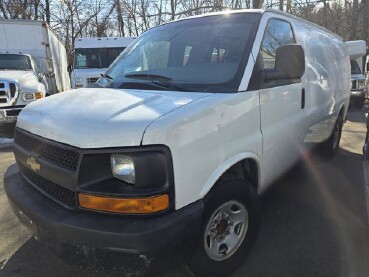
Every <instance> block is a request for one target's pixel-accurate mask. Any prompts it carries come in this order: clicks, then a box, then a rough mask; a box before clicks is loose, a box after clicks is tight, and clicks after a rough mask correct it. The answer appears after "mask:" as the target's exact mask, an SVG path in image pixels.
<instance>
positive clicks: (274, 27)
mask: <svg viewBox="0 0 369 277" xmlns="http://www.w3.org/2000/svg"><path fill="white" fill-rule="evenodd" d="M98 83H99V84H100V85H101V87H103V88H105V89H81V90H80V91H79V93H78V94H73V95H72V94H60V95H58V96H55V97H52V98H51V99H50V98H49V99H47V98H46V99H43V100H41V101H38V102H37V103H33V104H32V105H29V106H27V108H26V109H25V110H23V111H22V112H21V114H20V116H19V120H18V122H17V128H16V135H15V143H14V152H15V157H16V160H17V164H16V165H12V166H11V167H10V168H9V169H8V170H7V173H6V174H5V180H4V184H5V191H6V193H7V196H8V199H9V202H10V204H11V206H12V207H13V209H14V212H15V214H16V215H17V216H18V217H19V219H20V220H21V221H22V222H23V223H24V224H26V225H28V226H29V229H30V230H32V232H33V234H34V235H35V236H37V237H38V238H39V239H40V240H41V241H44V242H45V243H49V244H52V245H53V247H55V248H58V245H62V247H67V246H70V247H74V249H80V250H81V251H77V252H78V253H81V255H85V258H87V259H88V257H92V256H93V257H94V258H95V257H96V256H97V255H98V253H101V252H102V253H103V254H104V257H110V256H109V255H110V254H111V255H116V254H117V253H131V254H135V255H137V256H139V257H141V258H143V259H145V261H152V260H150V259H151V257H155V255H157V253H159V256H162V255H164V253H168V252H170V250H171V249H175V250H176V251H177V252H178V249H181V248H180V246H182V245H184V247H185V248H184V250H183V251H184V255H185V257H186V259H187V262H188V264H189V265H190V267H191V269H192V270H193V271H194V272H195V273H196V275H201V276H225V275H226V274H228V273H229V272H230V271H232V270H233V269H234V268H235V267H237V266H238V265H239V264H240V263H242V261H243V260H244V259H245V257H246V256H247V254H248V252H249V250H250V249H251V247H252V245H253V242H254V241H255V239H256V236H257V233H258V228H259V222H260V217H261V211H260V204H259V200H258V195H260V194H262V193H263V192H265V191H266V189H267V188H268V187H269V186H270V185H271V184H272V183H273V182H274V181H275V180H276V178H278V177H279V176H281V174H283V173H284V172H286V171H287V170H288V169H289V168H290V167H291V166H292V165H293V164H294V163H295V162H296V161H297V160H298V159H299V157H300V153H301V152H302V151H303V150H304V148H305V145H306V144H312V143H314V144H319V145H322V146H323V148H322V149H323V150H324V151H325V153H326V154H327V155H328V156H333V155H334V154H335V153H336V152H337V151H338V148H339V142H340V136H341V129H342V124H343V122H344V120H343V119H344V118H345V117H346V112H347V107H348V105H349V97H350V60H349V56H348V53H347V49H346V46H345V44H344V42H343V41H342V39H341V38H340V37H338V36H336V35H335V34H333V33H330V32H329V31H327V30H325V29H323V28H321V27H318V26H316V25H314V24H311V23H309V22H306V21H304V20H301V19H299V18H296V17H293V16H291V15H288V14H285V13H281V12H277V11H274V10H266V11H263V10H251V11H250V10H248V11H234V12H226V13H216V14H208V15H204V16H198V17H190V18H187V19H182V20H178V21H174V22H171V23H168V24H164V25H161V26H158V27H155V28H152V29H150V30H148V31H147V32H145V33H143V34H142V35H141V36H140V37H139V38H138V39H137V40H136V41H135V42H134V43H133V44H131V45H130V47H129V48H128V49H126V50H125V51H124V53H123V54H122V55H121V56H120V57H119V59H118V60H116V61H115V62H114V64H113V65H112V66H111V67H110V68H109V69H108V70H107V72H106V74H105V75H104V77H103V78H101V79H100V80H99V81H98ZM90 99H93V101H90ZM86 103H88V105H86ZM56 110H57V112H55V111H56ZM39 146H42V148H40V147H39ZM90 254H91V255H90ZM112 257H116V256H111V258H110V261H112V260H114V259H115V260H116V258H112ZM98 261H100V260H98Z"/></svg>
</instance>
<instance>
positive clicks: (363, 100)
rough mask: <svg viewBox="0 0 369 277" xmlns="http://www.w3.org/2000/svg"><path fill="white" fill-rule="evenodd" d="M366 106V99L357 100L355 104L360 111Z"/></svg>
mask: <svg viewBox="0 0 369 277" xmlns="http://www.w3.org/2000/svg"><path fill="white" fill-rule="evenodd" d="M364 104H365V98H363V99H360V100H357V101H356V102H355V106H356V108H359V109H361V108H363V107H364Z"/></svg>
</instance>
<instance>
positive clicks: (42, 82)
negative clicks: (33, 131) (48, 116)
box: [0, 54, 48, 137]
mask: <svg viewBox="0 0 369 277" xmlns="http://www.w3.org/2000/svg"><path fill="white" fill-rule="evenodd" d="M47 93H48V89H47V80H46V77H45V74H44V73H43V72H41V69H40V66H39V64H38V63H37V61H36V60H35V59H34V58H33V57H32V56H31V55H27V54H0V127H1V128H0V130H2V131H0V135H3V136H6V137H10V136H11V135H12V130H13V128H14V125H15V122H16V120H17V116H18V114H19V113H20V111H21V110H22V108H23V107H24V106H25V105H27V104H28V103H30V102H32V101H35V100H37V99H40V98H43V97H45V96H46V95H47Z"/></svg>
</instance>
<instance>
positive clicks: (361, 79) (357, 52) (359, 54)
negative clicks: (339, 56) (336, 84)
mask: <svg viewBox="0 0 369 277" xmlns="http://www.w3.org/2000/svg"><path fill="white" fill-rule="evenodd" d="M345 44H346V47H347V51H348V53H349V56H350V64H351V97H350V101H351V103H353V104H354V105H355V106H356V107H358V108H362V107H363V106H364V103H365V98H366V93H367V92H366V90H367V88H366V78H365V75H364V74H363V70H362V67H363V57H364V56H365V54H366V48H367V46H366V42H365V41H363V40H354V41H346V42H345Z"/></svg>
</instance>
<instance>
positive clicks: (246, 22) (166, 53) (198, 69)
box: [99, 14, 260, 92]
mask: <svg viewBox="0 0 369 277" xmlns="http://www.w3.org/2000/svg"><path fill="white" fill-rule="evenodd" d="M259 16H260V15H258V14H225V15H224V14H223V15H217V16H209V17H202V18H195V19H191V20H182V21H177V22H173V23H169V24H165V25H162V26H159V27H157V28H153V29H151V30H149V31H147V32H145V33H144V34H143V35H141V36H140V38H139V39H137V40H136V42H135V43H134V44H132V45H131V46H130V47H129V49H127V50H126V51H125V52H124V53H122V55H121V56H120V57H119V58H118V59H117V60H116V61H115V62H114V63H113V64H112V66H111V67H110V68H109V69H108V70H107V72H106V75H107V76H109V77H111V79H110V80H109V81H107V80H106V79H100V80H99V84H100V85H102V86H105V87H107V86H109V85H110V86H114V87H118V88H137V89H158V88H157V87H156V86H151V85H150V83H152V82H153V80H154V79H155V80H156V79H162V80H164V79H165V80H166V81H167V82H166V83H168V82H169V81H170V83H171V84H172V85H176V86H177V87H182V88H183V90H190V91H221V92H235V91H237V89H238V87H239V84H240V81H241V78H242V75H243V72H244V68H245V65H246V61H247V59H248V56H249V52H250V48H251V46H252V43H253V38H254V33H255V26H256V23H257V21H258V19H259ZM143 84H144V85H143ZM148 84H149V85H148Z"/></svg>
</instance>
